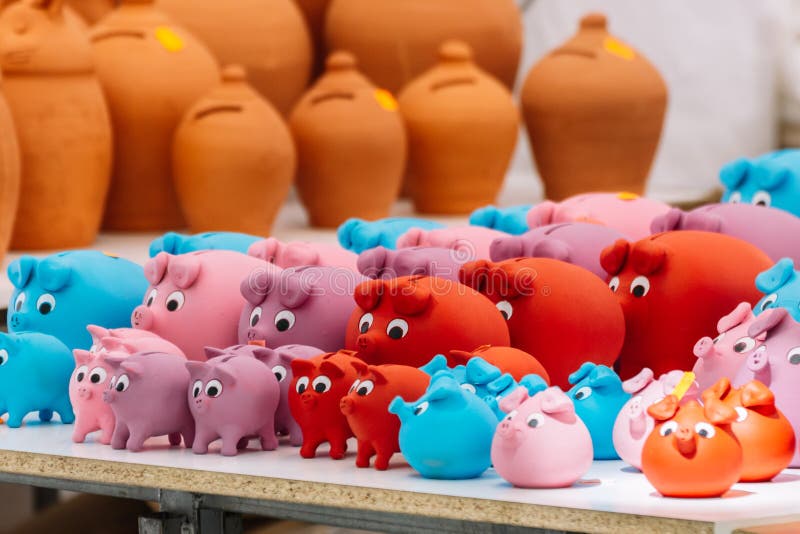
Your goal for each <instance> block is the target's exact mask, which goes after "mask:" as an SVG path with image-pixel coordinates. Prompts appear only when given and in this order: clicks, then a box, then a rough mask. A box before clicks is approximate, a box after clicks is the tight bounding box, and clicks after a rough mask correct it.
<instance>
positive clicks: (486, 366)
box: [466, 356, 503, 384]
mask: <svg viewBox="0 0 800 534" xmlns="http://www.w3.org/2000/svg"><path fill="white" fill-rule="evenodd" d="M466 371H467V374H466V377H467V382H469V383H470V384H488V383H489V382H491V381H492V380H494V379H496V378H498V377H500V376H501V375H502V374H503V373H502V372H501V371H500V369H498V368H497V367H495V366H494V365H492V364H490V363H489V362H487V361H486V360H484V359H483V358H481V357H477V356H476V357H475V358H471V359H470V360H469V361H468V362H467V365H466Z"/></svg>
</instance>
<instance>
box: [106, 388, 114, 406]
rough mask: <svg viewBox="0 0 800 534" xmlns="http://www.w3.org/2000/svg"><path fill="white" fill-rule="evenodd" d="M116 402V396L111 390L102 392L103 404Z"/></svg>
mask: <svg viewBox="0 0 800 534" xmlns="http://www.w3.org/2000/svg"><path fill="white" fill-rule="evenodd" d="M115 400H117V394H116V392H115V391H114V390H113V389H107V390H105V391H104V392H103V402H105V403H108V404H111V403H112V402H114V401H115Z"/></svg>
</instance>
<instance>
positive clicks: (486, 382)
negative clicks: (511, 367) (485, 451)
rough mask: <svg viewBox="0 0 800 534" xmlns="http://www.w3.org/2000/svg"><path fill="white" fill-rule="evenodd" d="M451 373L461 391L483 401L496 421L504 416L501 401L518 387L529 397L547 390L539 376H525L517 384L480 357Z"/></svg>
mask: <svg viewBox="0 0 800 534" xmlns="http://www.w3.org/2000/svg"><path fill="white" fill-rule="evenodd" d="M451 372H452V373H453V375H454V377H455V378H456V380H458V382H459V383H460V384H461V387H462V388H463V389H466V390H467V391H470V392H472V393H474V394H475V395H477V396H478V398H479V399H483V401H484V402H485V403H486V404H487V405H488V406H489V408H491V409H492V412H494V414H495V416H496V417H497V420H498V421H499V420H501V419H503V418H504V417H505V416H506V412H504V411H503V410H502V408H501V407H500V404H501V402H502V399H504V398H505V397H506V396H508V395H510V394H511V393H512V392H514V390H516V389H517V388H518V387H519V386H523V387H525V388H526V389H527V390H528V393H529V394H530V395H533V394H534V393H535V392H537V391H539V390H543V389H547V383H546V382H545V381H544V380H543V379H542V378H541V377H540V376H539V375H527V376H525V377H523V378H522V380H521V381H520V382H517V381H516V380H514V377H512V376H511V375H510V374H509V373H503V372H502V371H501V370H500V369H498V368H497V367H495V366H494V365H492V364H490V363H489V362H487V361H486V360H484V359H483V358H480V357H474V358H471V359H470V360H469V361H468V362H467V364H466V365H458V366H456V367H455V368H454V369H452V370H451Z"/></svg>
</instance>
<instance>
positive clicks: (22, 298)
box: [14, 291, 27, 311]
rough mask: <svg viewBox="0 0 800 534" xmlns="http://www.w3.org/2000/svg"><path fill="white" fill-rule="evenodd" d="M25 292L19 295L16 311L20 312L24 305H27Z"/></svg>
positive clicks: (15, 304)
mask: <svg viewBox="0 0 800 534" xmlns="http://www.w3.org/2000/svg"><path fill="white" fill-rule="evenodd" d="M26 298H27V297H26V296H25V292H24V291H23V292H22V293H20V294H19V295H17V300H15V301H14V311H20V310H21V309H22V305H23V304H25V299H26Z"/></svg>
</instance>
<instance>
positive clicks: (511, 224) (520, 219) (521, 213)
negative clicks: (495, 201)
mask: <svg viewBox="0 0 800 534" xmlns="http://www.w3.org/2000/svg"><path fill="white" fill-rule="evenodd" d="M532 207H533V206H531V205H530V204H522V205H520V206H509V207H507V208H498V207H497V206H484V207H482V208H478V209H476V210H475V211H473V212H472V214H471V215H470V216H469V223H470V224H472V225H474V226H484V227H486V228H492V229H494V230H500V231H501V232H506V233H507V234H511V235H519V234H524V233H525V232H527V231H528V220H527V217H528V212H529V211H530V210H531V208H532Z"/></svg>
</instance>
